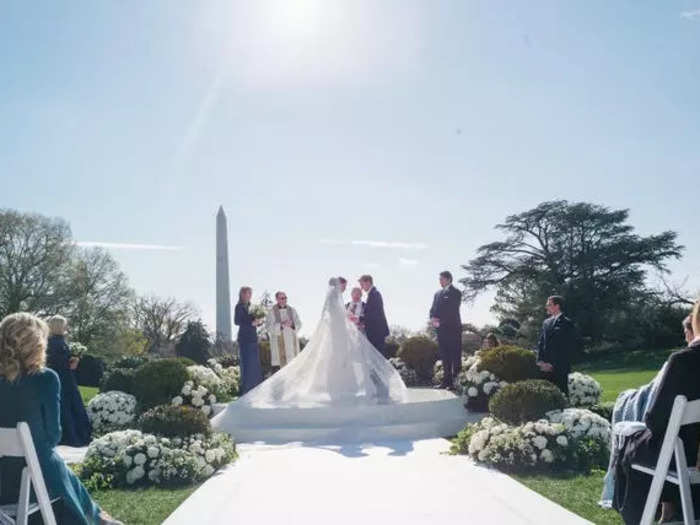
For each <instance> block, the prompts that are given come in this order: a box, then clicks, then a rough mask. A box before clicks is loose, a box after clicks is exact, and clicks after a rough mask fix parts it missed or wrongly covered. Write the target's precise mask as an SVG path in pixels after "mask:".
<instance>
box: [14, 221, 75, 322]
mask: <svg viewBox="0 0 700 525" xmlns="http://www.w3.org/2000/svg"><path fill="white" fill-rule="evenodd" d="M73 251H74V246H73V240H72V238H71V231H70V227H69V226H68V223H66V222H65V221H64V220H62V219H52V218H48V217H43V216H41V215H38V214H34V213H21V212H18V211H15V210H0V317H3V316H5V315H7V314H9V313H14V312H19V311H24V310H26V311H31V312H36V313H52V312H54V311H55V310H56V309H57V308H58V307H59V306H60V305H61V304H62V303H64V302H65V297H63V295H62V293H61V291H63V290H65V289H66V288H65V287H66V283H67V281H68V279H69V270H70V262H71V258H72V256H73Z"/></svg>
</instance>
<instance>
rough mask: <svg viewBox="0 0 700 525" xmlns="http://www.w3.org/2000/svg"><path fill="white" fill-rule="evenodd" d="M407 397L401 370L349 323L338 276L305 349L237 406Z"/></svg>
mask: <svg viewBox="0 0 700 525" xmlns="http://www.w3.org/2000/svg"><path fill="white" fill-rule="evenodd" d="M406 396H407V389H406V385H405V384H404V382H403V381H402V380H401V376H400V375H399V373H398V372H397V371H396V369H395V368H394V367H393V366H392V365H391V363H389V362H388V361H387V360H386V359H385V358H384V356H382V355H381V354H380V353H379V352H378V351H377V350H376V349H375V348H374V346H373V345H372V344H371V343H370V342H369V341H368V340H367V338H366V337H365V336H364V334H362V333H361V332H360V331H359V330H358V329H357V327H356V326H355V325H354V324H353V323H352V322H351V321H350V320H349V319H348V317H347V313H346V311H345V307H344V305H343V298H342V295H341V292H340V283H339V282H338V279H336V278H333V279H331V280H330V282H329V289H328V293H327V294H326V302H325V304H324V307H323V313H322V314H321V320H320V322H319V324H318V327H317V328H316V331H315V332H314V334H313V336H312V337H311V339H310V341H309V343H308V344H307V345H306V347H305V348H304V350H303V351H302V352H301V353H300V354H299V355H298V356H297V357H295V358H294V359H293V360H292V361H291V362H290V363H289V364H288V365H287V366H285V367H284V368H282V369H281V370H280V371H279V372H277V373H276V374H274V375H273V376H272V377H270V378H269V379H267V380H266V381H264V382H263V383H261V384H260V385H258V386H257V387H256V388H254V389H253V390H251V391H250V392H248V393H247V394H245V395H244V396H243V397H241V398H240V399H238V400H237V401H235V402H234V404H236V405H238V406H240V407H241V408H243V407H251V408H283V407H296V408H307V407H319V406H339V407H341V406H360V405H373V404H387V403H402V402H405V401H406ZM220 417H225V412H224V413H222V414H220Z"/></svg>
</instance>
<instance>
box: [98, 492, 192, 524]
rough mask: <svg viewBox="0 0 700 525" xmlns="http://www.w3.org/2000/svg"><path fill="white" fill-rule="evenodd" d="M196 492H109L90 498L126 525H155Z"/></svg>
mask: <svg viewBox="0 0 700 525" xmlns="http://www.w3.org/2000/svg"><path fill="white" fill-rule="evenodd" d="M197 488H199V485H195V486H191V487H185V488H178V489H161V488H146V489H137V490H127V489H113V490H106V491H100V492H94V493H92V494H91V496H92V497H93V499H95V501H97V502H98V503H99V505H100V507H101V508H102V509H103V510H105V511H107V512H109V513H110V514H111V515H112V516H114V517H115V518H117V519H119V520H121V521H123V522H124V523H125V524H126V525H158V524H159V523H163V521H165V518H167V517H168V516H169V515H170V514H171V513H172V512H173V511H174V510H175V509H176V508H177V507H178V506H179V505H180V503H182V502H183V501H185V499H187V498H188V497H189V496H190V495H191V494H192V493H193V492H194V491H195V490H197Z"/></svg>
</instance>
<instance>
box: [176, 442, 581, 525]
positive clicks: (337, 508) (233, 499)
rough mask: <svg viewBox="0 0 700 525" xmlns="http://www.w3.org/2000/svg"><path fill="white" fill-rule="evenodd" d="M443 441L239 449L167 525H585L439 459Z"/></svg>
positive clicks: (505, 480)
mask: <svg viewBox="0 0 700 525" xmlns="http://www.w3.org/2000/svg"><path fill="white" fill-rule="evenodd" d="M448 449H449V442H448V441H446V440H444V439H429V440H423V441H414V442H411V441H403V442H395V443H387V444H386V445H371V446H368V447H362V446H358V445H347V446H328V447H318V448H315V447H310V446H297V445H279V446H269V445H267V446H266V445H242V446H240V447H239V453H240V456H241V457H240V458H239V460H238V461H237V462H236V463H234V464H233V465H232V466H230V467H228V468H227V469H225V470H224V471H222V472H221V473H219V474H217V475H215V476H214V477H212V478H211V479H210V480H208V481H207V482H206V483H204V485H202V487H200V488H199V489H198V490H197V491H196V492H195V493H194V494H193V495H192V496H191V497H190V498H188V499H187V500H186V501H185V502H184V503H183V504H182V505H181V506H180V507H179V508H178V509H177V510H175V512H174V513H173V514H172V515H171V516H170V517H169V518H168V519H167V520H166V521H165V523H166V524H167V525H185V524H187V525H191V524H192V523H202V524H204V523H206V524H208V525H216V524H222V525H223V524H226V525H229V524H231V523H260V524H275V523H279V524H285V525H286V524H289V525H294V524H299V525H316V524H318V525H344V524H347V525H358V524H363V525H371V524H375V523H377V524H382V525H389V524H395V523H400V524H401V525H410V524H418V523H420V524H426V525H428V524H431V525H432V524H439V523H494V524H496V523H497V524H501V523H504V524H506V523H507V524H519V523H523V524H525V523H527V524H537V525H546V524H553V525H554V524H556V525H564V524H569V523H571V524H583V523H588V522H587V521H585V520H584V519H582V518H580V517H578V516H576V515H575V514H572V513H571V512H569V511H567V510H565V509H564V508H562V507H560V506H558V505H556V504H555V503H552V502H551V501H549V500H547V499H545V498H543V497H541V496H539V495H538V494H536V493H535V492H532V491H531V490H529V489H528V488H526V487H524V486H523V485H521V484H519V483H518V482H516V481H514V480H513V479H511V478H510V477H508V476H506V475H505V474H502V473H500V472H497V471H494V470H489V469H486V468H483V467H479V466H477V465H475V464H474V463H473V462H472V461H471V460H470V459H469V458H467V457H464V456H447V455H445V454H444V453H445V452H446V451H447V450H448Z"/></svg>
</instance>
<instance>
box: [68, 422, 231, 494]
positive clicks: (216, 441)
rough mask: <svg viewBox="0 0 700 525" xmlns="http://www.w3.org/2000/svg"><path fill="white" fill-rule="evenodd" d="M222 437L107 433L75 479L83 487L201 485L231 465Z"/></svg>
mask: <svg viewBox="0 0 700 525" xmlns="http://www.w3.org/2000/svg"><path fill="white" fill-rule="evenodd" d="M235 457H236V447H235V444H234V443H233V441H232V440H231V437H230V436H229V435H228V434H213V435H211V436H209V437H207V436H204V435H201V434H193V435H191V436H188V437H184V438H180V437H176V438H172V439H171V438H164V437H157V436H154V435H152V434H142V433H141V432H139V431H138V430H125V431H121V432H112V433H110V434H107V435H105V436H103V437H101V438H100V439H96V440H94V441H93V442H92V443H90V446H89V447H88V450H87V453H86V455H85V461H83V463H82V465H81V467H80V477H81V478H82V479H83V480H84V481H85V483H86V485H87V486H90V487H100V488H102V489H105V488H117V487H132V486H148V485H161V486H178V485H185V484H192V483H196V482H198V481H202V480H204V479H206V478H208V477H209V476H211V475H212V474H213V473H214V472H215V471H216V470H217V469H219V468H221V467H222V466H224V465H226V464H227V463H230V462H231V461H233V460H234V459H235Z"/></svg>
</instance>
